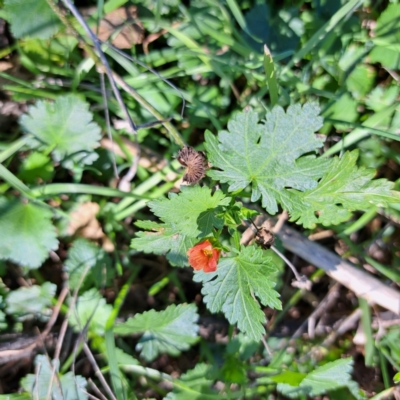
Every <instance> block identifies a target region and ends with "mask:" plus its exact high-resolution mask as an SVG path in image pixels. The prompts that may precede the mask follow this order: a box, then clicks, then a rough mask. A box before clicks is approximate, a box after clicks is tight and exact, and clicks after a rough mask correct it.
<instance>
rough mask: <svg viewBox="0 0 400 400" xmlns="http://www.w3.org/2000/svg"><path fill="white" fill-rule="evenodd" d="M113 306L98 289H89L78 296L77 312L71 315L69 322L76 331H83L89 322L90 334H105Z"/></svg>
mask: <svg viewBox="0 0 400 400" xmlns="http://www.w3.org/2000/svg"><path fill="white" fill-rule="evenodd" d="M111 311H112V307H111V305H109V304H106V300H105V299H104V298H103V297H102V296H101V294H100V293H99V292H98V291H97V290H96V289H91V290H88V291H87V292H85V293H83V295H82V296H80V297H78V301H77V304H76V312H75V311H73V312H72V313H71V314H70V316H69V324H70V325H71V326H72V327H73V328H74V330H75V332H81V331H82V330H83V329H84V328H85V326H86V324H89V334H91V333H92V334H94V335H99V336H102V335H104V329H105V326H106V322H107V320H108V317H109V316H110V314H111Z"/></svg>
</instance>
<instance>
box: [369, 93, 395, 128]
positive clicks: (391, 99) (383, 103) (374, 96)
mask: <svg viewBox="0 0 400 400" xmlns="http://www.w3.org/2000/svg"><path fill="white" fill-rule="evenodd" d="M399 91H400V88H399V87H398V86H397V85H393V86H389V87H383V86H377V87H376V88H375V89H374V90H373V91H372V92H371V93H370V94H369V96H368V97H367V98H366V99H365V105H366V106H367V107H368V108H369V109H371V110H373V111H375V112H379V111H381V110H383V109H384V108H386V107H389V106H391V105H392V104H394V103H395V102H396V101H397V98H398V96H399ZM388 120H389V118H388ZM381 125H386V123H382V122H381Z"/></svg>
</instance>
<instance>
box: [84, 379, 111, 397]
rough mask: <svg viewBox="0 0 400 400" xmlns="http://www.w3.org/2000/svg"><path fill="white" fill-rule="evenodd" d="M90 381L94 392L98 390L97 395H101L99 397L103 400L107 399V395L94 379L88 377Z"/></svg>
mask: <svg viewBox="0 0 400 400" xmlns="http://www.w3.org/2000/svg"><path fill="white" fill-rule="evenodd" d="M88 382H89V383H90V385H91V386H92V389H93V391H94V392H96V394H97V396H99V398H100V399H101V400H107V397H106V396H104V394H103V393H101V391H100V389H99V388H98V387H97V386H96V384H95V383H94V382H93V381H92V379H91V378H89V379H88Z"/></svg>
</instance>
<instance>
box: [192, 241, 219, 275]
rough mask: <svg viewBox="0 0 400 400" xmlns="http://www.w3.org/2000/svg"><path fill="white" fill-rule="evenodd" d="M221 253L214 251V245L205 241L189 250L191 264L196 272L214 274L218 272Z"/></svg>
mask: <svg viewBox="0 0 400 400" xmlns="http://www.w3.org/2000/svg"><path fill="white" fill-rule="evenodd" d="M220 253H221V251H220V250H218V249H214V248H213V246H212V244H211V243H210V242H209V241H208V240H205V241H204V242H201V243H199V244H196V246H193V247H192V248H191V249H189V250H188V252H187V255H188V256H189V264H190V265H191V266H192V267H193V268H194V269H195V270H196V271H200V270H203V271H204V272H214V271H216V270H217V263H218V259H219V256H220Z"/></svg>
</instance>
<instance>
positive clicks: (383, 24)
mask: <svg viewBox="0 0 400 400" xmlns="http://www.w3.org/2000/svg"><path fill="white" fill-rule="evenodd" d="M399 24H400V4H389V5H388V6H387V8H386V10H385V11H383V12H382V13H381V14H380V16H379V18H378V19H377V21H376V26H375V29H374V37H373V38H372V41H373V42H374V44H375V45H376V46H375V47H374V48H373V49H372V51H371V52H370V55H369V58H370V62H372V63H376V62H379V63H381V64H382V66H383V67H385V68H389V69H399V68H400V29H399Z"/></svg>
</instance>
